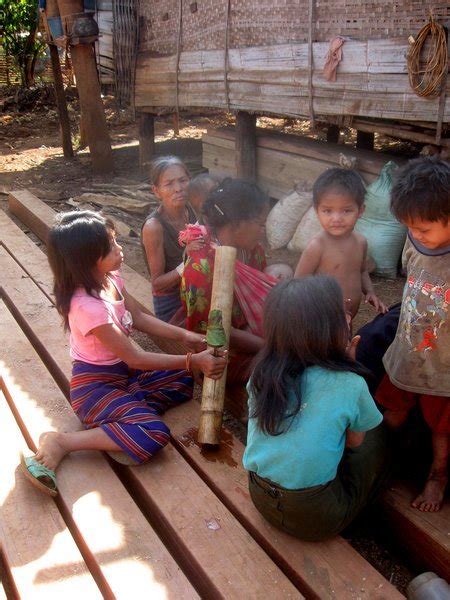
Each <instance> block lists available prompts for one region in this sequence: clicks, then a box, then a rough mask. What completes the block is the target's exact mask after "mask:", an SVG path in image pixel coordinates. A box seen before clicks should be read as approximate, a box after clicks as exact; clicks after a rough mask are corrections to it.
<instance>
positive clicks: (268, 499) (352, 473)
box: [249, 424, 390, 541]
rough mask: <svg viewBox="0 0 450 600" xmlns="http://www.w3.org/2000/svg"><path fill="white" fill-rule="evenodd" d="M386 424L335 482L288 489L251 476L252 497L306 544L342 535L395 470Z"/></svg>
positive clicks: (352, 453) (346, 462) (348, 453)
mask: <svg viewBox="0 0 450 600" xmlns="http://www.w3.org/2000/svg"><path fill="white" fill-rule="evenodd" d="M389 467H390V451H389V444H388V439H387V432H386V429H385V427H384V425H383V424H381V425H379V426H378V427H376V428H375V429H372V430H371V431H368V432H367V433H366V435H365V438H364V441H363V443H362V444H361V446H359V447H358V448H354V449H346V450H345V452H344V456H343V457H342V460H341V462H340V464H339V469H338V473H337V476H336V478H335V479H333V481H330V482H328V483H326V484H324V485H318V486H315V487H310V488H304V489H301V490H288V489H286V488H283V487H280V486H279V485H276V484H275V483H273V482H271V481H269V480H267V479H263V478H262V477H259V476H258V475H256V473H253V472H250V473H249V490H250V495H251V498H252V500H253V503H254V504H255V506H256V508H257V509H258V510H259V512H260V513H261V514H262V515H263V517H265V518H266V519H267V520H268V521H269V522H270V523H272V524H273V525H275V526H276V527H278V528H280V529H282V530H283V531H287V532H288V533H291V534H292V535H295V536H296V537H299V538H300V539H302V540H307V541H322V540H326V539H328V538H330V537H332V536H334V535H337V534H338V533H339V532H341V531H342V530H343V529H344V528H345V527H347V525H349V524H350V523H351V522H352V521H353V520H354V519H355V517H357V516H358V514H359V513H360V512H361V510H362V509H363V508H365V507H366V506H367V505H368V504H369V503H371V502H372V501H373V500H374V499H375V497H376V496H377V494H378V492H379V491H380V488H381V486H382V485H383V483H385V481H386V479H387V477H388V475H389V471H390V468H389Z"/></svg>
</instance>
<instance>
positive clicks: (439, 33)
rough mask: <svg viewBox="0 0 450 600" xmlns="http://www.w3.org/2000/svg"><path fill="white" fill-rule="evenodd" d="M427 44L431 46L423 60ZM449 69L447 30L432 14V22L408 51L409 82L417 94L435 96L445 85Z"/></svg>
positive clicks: (420, 33) (425, 27) (421, 31)
mask: <svg viewBox="0 0 450 600" xmlns="http://www.w3.org/2000/svg"><path fill="white" fill-rule="evenodd" d="M428 38H430V39H428ZM425 44H428V45H429V47H428V51H427V57H426V59H425V60H423V58H422V54H423V51H424V47H425ZM447 71H448V58H447V35H446V31H445V29H444V27H443V26H442V25H440V24H439V23H436V21H435V19H434V16H433V15H432V14H431V15H430V22H429V23H427V24H426V25H425V26H424V27H422V29H421V30H420V31H419V34H418V35H417V38H416V39H415V40H414V42H413V43H412V44H411V48H410V50H409V53H408V74H409V82H410V84H411V87H412V88H413V90H414V91H415V93H416V94H417V95H419V96H426V97H430V98H434V97H436V96H438V95H439V94H440V93H441V91H442V88H443V85H445V80H446V75H447Z"/></svg>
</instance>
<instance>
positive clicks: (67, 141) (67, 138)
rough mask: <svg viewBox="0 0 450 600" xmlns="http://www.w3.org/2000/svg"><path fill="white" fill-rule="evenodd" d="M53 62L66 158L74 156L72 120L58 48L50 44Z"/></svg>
mask: <svg viewBox="0 0 450 600" xmlns="http://www.w3.org/2000/svg"><path fill="white" fill-rule="evenodd" d="M48 47H49V50H50V59H51V62H52V72H53V85H54V87H55V95H56V106H57V108H58V116H59V125H60V128H61V138H62V148H63V154H64V156H65V157H66V158H72V157H73V148H72V140H71V135H70V120H69V113H68V112H67V103H66V96H65V94H64V84H63V78H62V73H61V63H60V62H59V54H58V49H57V47H56V46H55V45H54V44H49V45H48Z"/></svg>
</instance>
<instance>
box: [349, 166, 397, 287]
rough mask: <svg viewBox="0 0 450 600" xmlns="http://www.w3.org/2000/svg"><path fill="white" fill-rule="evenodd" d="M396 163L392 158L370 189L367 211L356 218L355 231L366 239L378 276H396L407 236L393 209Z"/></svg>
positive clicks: (367, 195)
mask: <svg viewBox="0 0 450 600" xmlns="http://www.w3.org/2000/svg"><path fill="white" fill-rule="evenodd" d="M396 168H397V165H396V164H395V163H394V162H392V161H389V162H388V163H386V164H385V165H384V167H383V168H382V169H381V173H380V176H379V177H378V179H377V180H376V181H374V182H373V183H371V184H370V185H369V187H368V188H367V192H366V197H365V200H364V202H365V204H366V210H365V212H364V214H363V216H362V217H361V218H360V219H359V220H358V221H357V223H356V226H355V230H356V231H358V232H359V233H361V234H362V235H363V236H365V237H366V239H367V244H368V250H369V254H370V256H372V257H373V259H374V261H375V263H376V268H375V275H379V276H380V277H388V278H390V279H394V278H395V277H396V276H397V265H398V261H399V258H400V254H401V252H402V249H403V246H404V244H405V239H406V227H405V226H404V225H402V223H399V222H398V221H397V219H396V218H395V217H394V216H393V215H392V213H391V210H390V196H391V188H392V174H393V172H394V171H395V169H396Z"/></svg>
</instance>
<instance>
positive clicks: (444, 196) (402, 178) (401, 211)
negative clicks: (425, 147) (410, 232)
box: [391, 157, 450, 223]
mask: <svg viewBox="0 0 450 600" xmlns="http://www.w3.org/2000/svg"><path fill="white" fill-rule="evenodd" d="M391 212H392V214H393V215H394V216H395V217H396V218H397V219H398V220H399V221H413V220H415V219H420V220H422V221H442V222H443V223H448V219H449V217H450V165H449V164H448V163H447V162H445V161H443V160H439V159H437V158H432V157H426V158H417V159H415V160H411V161H410V162H409V163H408V164H407V165H406V166H404V167H403V168H402V169H400V170H399V171H398V172H397V173H396V175H395V179H394V185H393V186H392V190H391Z"/></svg>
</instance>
